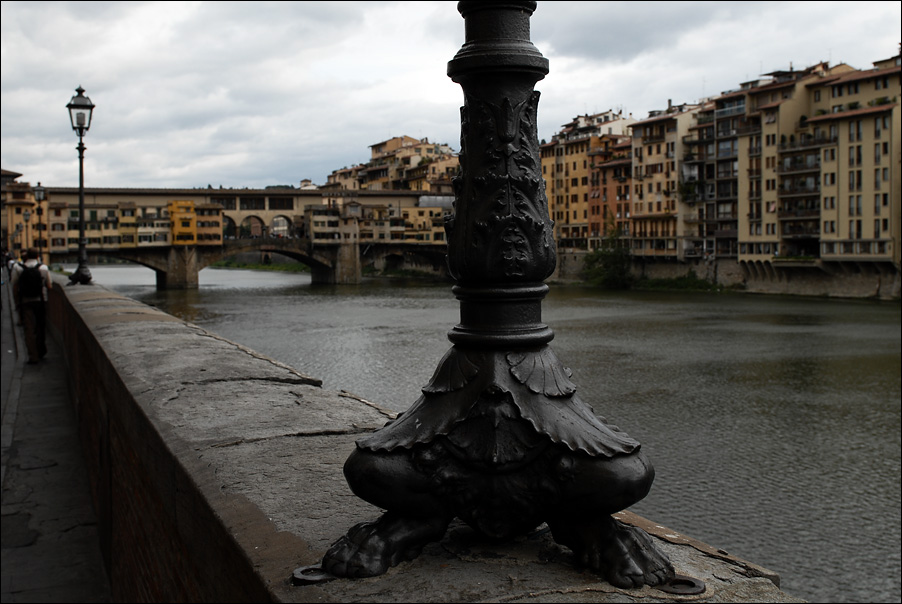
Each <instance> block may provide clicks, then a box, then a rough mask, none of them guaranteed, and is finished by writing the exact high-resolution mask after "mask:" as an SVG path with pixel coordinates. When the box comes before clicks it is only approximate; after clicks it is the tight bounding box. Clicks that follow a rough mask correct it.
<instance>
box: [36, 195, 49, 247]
mask: <svg viewBox="0 0 902 604" xmlns="http://www.w3.org/2000/svg"><path fill="white" fill-rule="evenodd" d="M45 199H47V189H45V188H44V187H42V186H41V183H40V182H38V185H37V186H36V187H34V200H35V202H36V203H37V205H38V207H37V208H35V212H36V213H37V215H38V224H37V226H36V230H37V231H38V258H40V260H41V262H43V261H44V256H43V244H44V200H45Z"/></svg>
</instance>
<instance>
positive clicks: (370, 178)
mask: <svg viewBox="0 0 902 604" xmlns="http://www.w3.org/2000/svg"><path fill="white" fill-rule="evenodd" d="M459 166H460V162H459V160H458V157H457V154H456V153H454V150H453V149H452V148H451V147H449V146H448V145H445V144H438V143H431V142H429V139H428V138H423V139H417V138H413V137H411V136H406V135H405V136H396V137H393V138H390V139H388V140H386V141H382V142H379V143H376V144H374V145H370V160H369V161H368V162H367V163H365V164H361V165H357V166H354V167H351V168H342V169H341V170H335V171H333V172H332V173H331V174H330V175H329V176H328V177H327V181H326V184H325V185H323V187H322V189H323V190H368V191H399V190H414V191H422V192H450V179H451V178H452V177H453V176H454V175H456V174H457V171H458V170H459Z"/></svg>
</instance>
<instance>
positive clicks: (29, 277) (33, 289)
mask: <svg viewBox="0 0 902 604" xmlns="http://www.w3.org/2000/svg"><path fill="white" fill-rule="evenodd" d="M19 264H20V266H21V267H22V274H20V275H19V296H21V298H22V299H23V300H25V299H27V298H41V299H43V298H44V279H43V277H42V275H41V263H40V262H38V263H37V264H35V265H34V266H25V265H24V264H22V263H21V262H20V263H19Z"/></svg>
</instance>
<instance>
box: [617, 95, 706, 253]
mask: <svg viewBox="0 0 902 604" xmlns="http://www.w3.org/2000/svg"><path fill="white" fill-rule="evenodd" d="M668 105H669V106H668V108H667V109H666V110H663V111H654V112H652V113H651V114H650V115H649V117H648V118H647V119H645V120H642V121H639V122H636V123H635V124H633V125H632V127H631V130H632V170H633V173H632V186H633V193H632V215H631V218H630V222H631V226H630V229H629V232H630V253H631V254H632V255H633V256H634V257H637V258H644V259H656V260H672V261H677V260H685V259H687V258H689V257H692V256H697V255H698V253H699V251H698V249H697V248H696V246H695V243H694V241H695V239H694V238H693V236H694V234H695V231H694V230H692V229H694V228H696V225H694V224H693V223H692V221H691V219H690V220H687V217H691V215H692V213H691V211H690V207H689V206H690V204H687V203H686V202H684V201H682V200H681V199H680V194H679V188H678V185H679V183H680V165H679V163H678V158H681V157H683V155H684V148H683V146H684V142H685V139H686V137H687V136H688V134H689V131H690V128H692V127H693V126H695V125H696V121H697V118H698V112H699V106H698V105H690V104H683V105H671V104H668Z"/></svg>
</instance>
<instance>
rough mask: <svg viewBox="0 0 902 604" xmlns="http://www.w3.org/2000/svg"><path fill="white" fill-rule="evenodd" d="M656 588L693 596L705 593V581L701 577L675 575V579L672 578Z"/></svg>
mask: <svg viewBox="0 0 902 604" xmlns="http://www.w3.org/2000/svg"><path fill="white" fill-rule="evenodd" d="M656 589H659V590H661V591H663V592H665V593H669V594H676V595H680V596H693V595H696V594H700V593H704V591H705V582H704V581H702V580H701V579H696V578H695V577H687V576H686V575H674V576H673V579H671V580H670V581H668V582H667V583H664V584H663V585H658V586H657V587H656Z"/></svg>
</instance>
